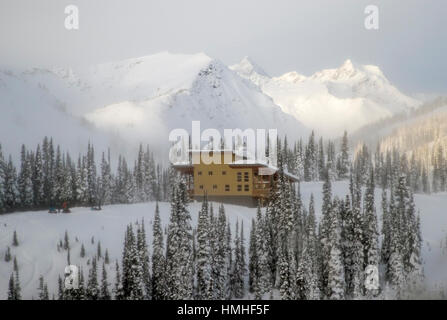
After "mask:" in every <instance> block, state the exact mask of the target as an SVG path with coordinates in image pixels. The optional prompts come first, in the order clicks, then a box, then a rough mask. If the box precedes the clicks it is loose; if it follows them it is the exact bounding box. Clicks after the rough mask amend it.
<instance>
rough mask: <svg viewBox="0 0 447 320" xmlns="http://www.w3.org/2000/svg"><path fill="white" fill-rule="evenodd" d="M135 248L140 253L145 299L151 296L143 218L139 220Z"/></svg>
mask: <svg viewBox="0 0 447 320" xmlns="http://www.w3.org/2000/svg"><path fill="white" fill-rule="evenodd" d="M137 250H138V253H139V255H140V261H141V267H142V269H143V270H142V272H143V282H144V295H145V298H146V299H150V297H151V292H152V288H151V285H152V284H151V274H150V263H149V252H148V246H147V242H146V230H145V228H144V219H143V220H142V221H141V226H140V227H139V229H138V233H137Z"/></svg>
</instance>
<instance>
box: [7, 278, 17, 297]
mask: <svg viewBox="0 0 447 320" xmlns="http://www.w3.org/2000/svg"><path fill="white" fill-rule="evenodd" d="M15 288H16V286H15V284H14V275H13V274H12V273H11V276H10V277H9V283H8V300H18V299H17V295H16V291H15Z"/></svg>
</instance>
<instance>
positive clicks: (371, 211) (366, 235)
mask: <svg viewBox="0 0 447 320" xmlns="http://www.w3.org/2000/svg"><path fill="white" fill-rule="evenodd" d="M374 189H375V185H374V170H373V169H371V171H370V175H369V179H368V182H367V189H366V193H365V199H364V201H365V203H364V213H363V216H364V228H363V248H364V265H363V267H364V268H365V269H366V267H367V266H368V265H372V266H375V267H376V268H378V267H379V240H378V236H379V232H378V227H377V216H376V208H375V205H374Z"/></svg>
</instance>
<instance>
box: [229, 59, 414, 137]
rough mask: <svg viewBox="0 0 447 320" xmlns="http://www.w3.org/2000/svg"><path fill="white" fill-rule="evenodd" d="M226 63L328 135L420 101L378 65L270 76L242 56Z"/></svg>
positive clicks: (286, 109) (348, 65) (346, 64)
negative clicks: (396, 84) (403, 91)
mask: <svg viewBox="0 0 447 320" xmlns="http://www.w3.org/2000/svg"><path fill="white" fill-rule="evenodd" d="M230 68H231V69H233V70H235V71H236V72H238V73H239V74H240V75H241V76H242V77H244V78H246V79H249V80H251V81H252V82H253V83H254V84H256V85H257V86H259V88H260V89H261V90H262V91H263V92H264V93H265V94H267V95H268V96H270V97H272V98H273V101H274V102H275V103H276V104H278V105H279V106H281V108H282V109H283V111H284V112H286V113H288V114H291V115H293V116H294V117H296V118H297V119H299V120H300V121H301V122H303V123H304V124H305V125H306V126H308V127H310V128H313V129H316V130H317V131H318V132H321V133H322V134H324V135H327V136H330V135H340V132H342V131H343V130H348V131H353V130H355V129H358V128H359V127H361V126H363V125H365V124H367V123H371V122H373V121H376V120H378V119H381V118H385V117H389V116H391V115H393V114H396V113H399V112H402V111H408V110H410V109H411V108H415V107H417V106H418V105H419V104H420V102H419V101H418V100H416V99H414V98H411V97H409V96H406V95H404V94H403V93H401V92H400V91H399V90H398V89H397V88H396V87H394V86H393V85H392V84H391V83H390V82H389V81H388V79H387V78H386V77H385V76H384V74H383V73H382V71H381V70H380V69H379V67H377V66H372V65H355V64H354V63H353V62H352V61H351V60H346V61H345V62H344V63H343V65H342V66H340V67H339V68H335V69H325V70H322V71H319V72H316V73H314V74H313V75H311V76H304V75H301V74H299V73H297V72H295V71H292V72H288V73H285V74H283V75H282V76H279V77H270V76H268V75H267V74H266V73H265V72H264V71H262V69H261V68H260V67H258V66H257V65H256V64H254V63H253V62H251V61H250V59H249V58H247V57H245V58H244V59H243V60H242V61H241V62H240V63H239V64H236V65H233V66H231V67H230Z"/></svg>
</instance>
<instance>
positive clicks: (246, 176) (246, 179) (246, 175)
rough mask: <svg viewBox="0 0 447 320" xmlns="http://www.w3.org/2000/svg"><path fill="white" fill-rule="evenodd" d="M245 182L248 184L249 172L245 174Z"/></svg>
mask: <svg viewBox="0 0 447 320" xmlns="http://www.w3.org/2000/svg"><path fill="white" fill-rule="evenodd" d="M244 182H248V172H244Z"/></svg>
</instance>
